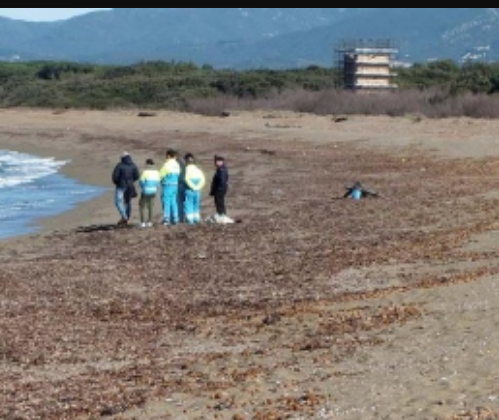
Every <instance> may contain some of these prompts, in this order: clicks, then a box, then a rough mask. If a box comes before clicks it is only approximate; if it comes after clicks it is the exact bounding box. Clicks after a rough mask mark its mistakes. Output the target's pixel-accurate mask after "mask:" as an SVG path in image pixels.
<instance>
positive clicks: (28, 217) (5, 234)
mask: <svg viewBox="0 0 499 420" xmlns="http://www.w3.org/2000/svg"><path fill="white" fill-rule="evenodd" d="M67 163H69V161H62V160H56V159H54V158H44V157H38V156H33V155H29V154H24V153H19V152H15V151H6V150H0V239H5V238H10V237H14V236H19V235H26V234H31V233H36V232H37V231H38V230H39V229H40V226H39V225H37V223H36V222H37V220H39V219H41V218H44V217H47V216H55V215H58V214H61V213H64V212H66V211H68V210H71V209H72V208H73V207H74V206H76V205H77V204H79V203H82V202H84V201H87V200H91V199H93V198H95V197H97V196H99V195H101V194H103V193H104V192H105V191H107V188H104V187H99V186H92V185H85V184H82V183H80V182H78V181H77V180H75V179H72V178H69V177H67V176H65V175H63V174H61V173H60V172H59V171H60V169H61V168H62V167H63V166H64V165H66V164H67Z"/></svg>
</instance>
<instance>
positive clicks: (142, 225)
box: [139, 223, 147, 228]
mask: <svg viewBox="0 0 499 420" xmlns="http://www.w3.org/2000/svg"><path fill="white" fill-rule="evenodd" d="M139 226H140V227H141V228H145V227H147V224H146V223H141V224H140V225H139Z"/></svg>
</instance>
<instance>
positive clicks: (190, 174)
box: [184, 153, 206, 225]
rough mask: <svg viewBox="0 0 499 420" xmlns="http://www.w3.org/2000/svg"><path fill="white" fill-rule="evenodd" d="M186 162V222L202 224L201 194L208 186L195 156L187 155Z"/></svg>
mask: <svg viewBox="0 0 499 420" xmlns="http://www.w3.org/2000/svg"><path fill="white" fill-rule="evenodd" d="M184 162H185V178H184V185H185V200H184V214H185V221H186V222H187V223H188V224H190V225H194V224H198V223H201V192H202V190H203V188H204V186H205V184H206V177H205V175H204V173H203V171H202V170H201V169H200V168H199V167H198V166H197V165H196V163H195V160H194V155H193V154H192V153H187V154H186V155H185V157H184Z"/></svg>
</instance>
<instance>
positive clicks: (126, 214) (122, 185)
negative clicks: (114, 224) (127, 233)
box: [112, 152, 140, 225]
mask: <svg viewBox="0 0 499 420" xmlns="http://www.w3.org/2000/svg"><path fill="white" fill-rule="evenodd" d="M139 179H140V172H139V168H138V167H137V165H136V164H135V163H134V161H133V160H132V157H131V156H130V154H129V153H128V152H123V155H122V156H121V160H120V162H118V163H117V164H116V166H115V167H114V170H113V174H112V181H113V184H114V186H115V205H116V208H117V210H118V212H119V214H120V216H121V218H120V220H119V222H118V225H126V224H128V222H129V221H130V218H131V217H132V199H133V198H135V197H137V190H136V188H135V182H137V181H138V180H139Z"/></svg>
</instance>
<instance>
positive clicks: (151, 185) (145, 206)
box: [139, 159, 160, 227]
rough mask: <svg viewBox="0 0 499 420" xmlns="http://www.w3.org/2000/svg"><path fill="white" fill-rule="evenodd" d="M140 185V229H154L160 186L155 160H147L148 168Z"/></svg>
mask: <svg viewBox="0 0 499 420" xmlns="http://www.w3.org/2000/svg"><path fill="white" fill-rule="evenodd" d="M139 185H140V190H141V194H140V200H139V208H140V227H152V220H153V215H154V206H155V202H156V194H157V193H158V189H159V185H160V176H159V170H158V169H156V168H155V166H154V160H153V159H147V160H146V167H145V169H144V171H143V172H142V174H141V175H140V179H139Z"/></svg>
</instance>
